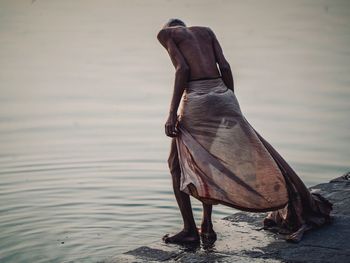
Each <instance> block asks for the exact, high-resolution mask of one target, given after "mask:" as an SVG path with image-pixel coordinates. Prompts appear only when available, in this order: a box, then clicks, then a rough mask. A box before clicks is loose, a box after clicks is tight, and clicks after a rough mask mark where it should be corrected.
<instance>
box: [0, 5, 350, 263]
mask: <svg viewBox="0 0 350 263" xmlns="http://www.w3.org/2000/svg"><path fill="white" fill-rule="evenodd" d="M349 7H350V6H349V2H348V1H330V0H329V1H317V3H316V2H310V1H293V2H287V1H264V3H261V2H260V1H221V2H220V4H213V2H210V1H193V2H191V3H187V2H186V4H184V3H179V1H168V2H164V1H152V2H151V3H148V2H147V3H146V2H144V1H136V0H134V1H128V2H125V1H120V2H119V1H108V0H103V1H93V0H90V1H40V0H38V1H35V2H34V4H31V1H29V0H28V1H25V0H22V1H10V0H8V1H2V2H1V3H0V34H1V39H0V67H1V71H0V83H1V86H0V91H1V93H0V101H1V104H0V135H1V136H0V180H1V183H0V215H1V217H0V233H1V234H0V244H1V248H0V258H1V262H47V261H51V262H62V261H65V260H66V261H69V260H72V261H84V262H85V261H87V262H90V261H91V262H96V261H98V260H101V259H104V258H106V257H110V256H113V255H116V254H118V253H121V252H123V251H126V250H128V249H130V248H133V247H136V246H137V245H141V244H146V243H148V242H150V241H154V240H159V239H160V238H161V236H162V235H163V234H164V233H165V232H167V231H171V232H174V231H176V230H178V229H179V227H180V223H181V219H180V217H179V212H178V210H177V207H176V203H175V200H174V197H173V195H172V190H171V183H170V176H169V174H168V171H167V164H166V159H167V155H168V151H169V143H170V140H169V139H168V138H166V137H165V136H164V134H163V122H164V120H165V118H166V112H167V110H168V103H169V101H170V95H171V92H172V90H171V89H172V82H173V69H172V66H171V64H170V60H169V58H168V57H167V54H166V52H165V50H163V49H162V48H161V46H160V45H159V44H158V43H157V41H156V38H155V35H156V33H157V30H158V28H159V27H160V26H161V25H162V23H163V22H164V21H165V20H166V19H167V18H169V17H174V16H180V17H181V18H183V19H184V20H185V21H187V22H188V23H189V24H203V25H209V26H211V27H212V28H213V29H214V30H215V32H216V34H217V36H218V38H219V40H220V41H221V43H222V46H223V48H224V51H225V54H226V56H227V58H228V59H229V61H230V62H231V67H232V68H233V70H234V76H235V83H236V93H237V97H238V99H239V101H240V104H241V106H242V110H243V112H244V113H245V115H246V117H247V119H248V120H249V121H250V123H251V124H252V125H253V126H254V127H255V128H256V129H257V130H258V131H260V133H261V134H262V135H263V136H264V137H265V138H266V139H267V140H268V141H270V142H271V143H272V144H273V145H274V146H275V147H276V148H277V149H278V150H279V151H280V153H281V154H282V155H283V156H285V158H286V159H287V160H288V161H289V162H290V164H291V165H292V166H293V167H294V168H295V169H296V170H297V172H298V174H299V175H300V177H301V178H302V179H303V180H304V181H305V182H306V183H307V184H308V185H312V184H315V183H318V182H324V181H326V180H329V179H331V178H333V177H335V176H339V175H340V174H341V173H343V172H346V171H347V170H348V168H349V161H350V160H349V156H350V150H349V149H350V147H349V146H350V145H349V139H350V136H349V133H348V130H349V128H350V124H349V118H348V113H349V110H350V106H349V95H350V90H349V86H350V74H348V73H349V66H350V48H349V47H350V28H349V26H348V25H349V22H350V21H349V18H350V14H349V12H350V11H349V10H350V8H349ZM144 14H147V16H144ZM194 209H195V215H196V218H197V220H200V215H201V210H200V206H199V203H198V202H195V207H194ZM232 211H233V210H232V209H227V208H224V207H215V209H214V213H215V217H216V218H221V217H223V216H224V215H227V214H228V213H231V212H232Z"/></svg>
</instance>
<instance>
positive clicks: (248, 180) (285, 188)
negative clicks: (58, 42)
mask: <svg viewBox="0 0 350 263" xmlns="http://www.w3.org/2000/svg"><path fill="white" fill-rule="evenodd" d="M178 113H179V117H178V121H179V122H178V129H179V131H180V132H179V135H178V137H176V146H177V147H176V149H177V152H178V162H179V165H180V169H181V187H180V190H182V191H184V192H186V193H188V194H190V195H192V196H194V197H196V198H197V199H199V200H201V201H203V202H205V203H211V204H219V203H220V204H224V205H227V206H231V207H234V208H238V209H240V210H245V211H251V212H262V211H273V210H278V209H280V210H278V211H276V212H274V214H270V215H269V218H270V219H272V220H275V221H279V223H284V224H289V223H291V224H293V225H296V227H298V226H299V225H300V224H302V223H304V222H305V221H308V217H310V218H311V219H310V220H312V218H316V220H315V221H317V222H318V223H320V222H321V221H322V222H323V223H324V222H325V221H327V220H328V219H329V212H330V210H331V204H330V203H329V202H328V201H327V200H325V199H324V198H322V197H320V196H318V195H313V194H311V193H310V192H309V191H308V189H307V188H306V186H305V185H304V184H303V183H302V181H301V180H300V179H299V178H298V176H297V175H296V173H295V172H294V171H293V170H292V168H291V167H290V166H289V165H288V164H287V163H286V162H285V160H284V159H283V158H282V157H281V156H280V155H279V154H278V153H277V151H276V150H275V149H273V147H272V146H271V145H270V144H269V143H268V142H266V141H265V140H264V139H263V138H262V137H261V136H260V135H259V134H258V133H257V132H256V131H255V130H254V129H253V127H252V126H251V125H250V124H249V122H248V121H247V120H246V119H245V118H244V116H243V114H242V112H241V110H240V106H239V103H238V101H237V99H236V96H235V94H234V93H233V91H232V90H229V89H228V88H227V87H226V85H225V84H224V82H223V81H222V80H221V79H220V78H219V79H210V80H197V81H191V82H189V83H188V87H187V89H186V90H185V92H184V95H183V97H182V100H181V104H180V107H179V112H178ZM286 220H292V221H293V222H287V221H286ZM282 221H283V222H282ZM322 222H321V223H322Z"/></svg>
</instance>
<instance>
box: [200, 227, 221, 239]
mask: <svg viewBox="0 0 350 263" xmlns="http://www.w3.org/2000/svg"><path fill="white" fill-rule="evenodd" d="M199 233H200V236H201V237H202V239H203V241H210V242H215V241H216V238H217V236H216V233H215V231H214V229H213V224H212V223H202V225H201V228H200V229H199Z"/></svg>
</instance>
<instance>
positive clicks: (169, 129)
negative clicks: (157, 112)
mask: <svg viewBox="0 0 350 263" xmlns="http://www.w3.org/2000/svg"><path fill="white" fill-rule="evenodd" d="M165 134H166V135H167V136H169V137H176V135H177V129H176V127H175V125H168V124H166V125H165Z"/></svg>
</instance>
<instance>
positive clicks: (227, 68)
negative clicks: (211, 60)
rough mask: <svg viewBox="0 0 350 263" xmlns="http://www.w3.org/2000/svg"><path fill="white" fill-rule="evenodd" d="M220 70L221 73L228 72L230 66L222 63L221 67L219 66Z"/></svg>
mask: <svg viewBox="0 0 350 263" xmlns="http://www.w3.org/2000/svg"><path fill="white" fill-rule="evenodd" d="M220 70H221V71H229V70H231V66H230V64H229V63H228V62H225V63H222V65H220Z"/></svg>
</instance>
